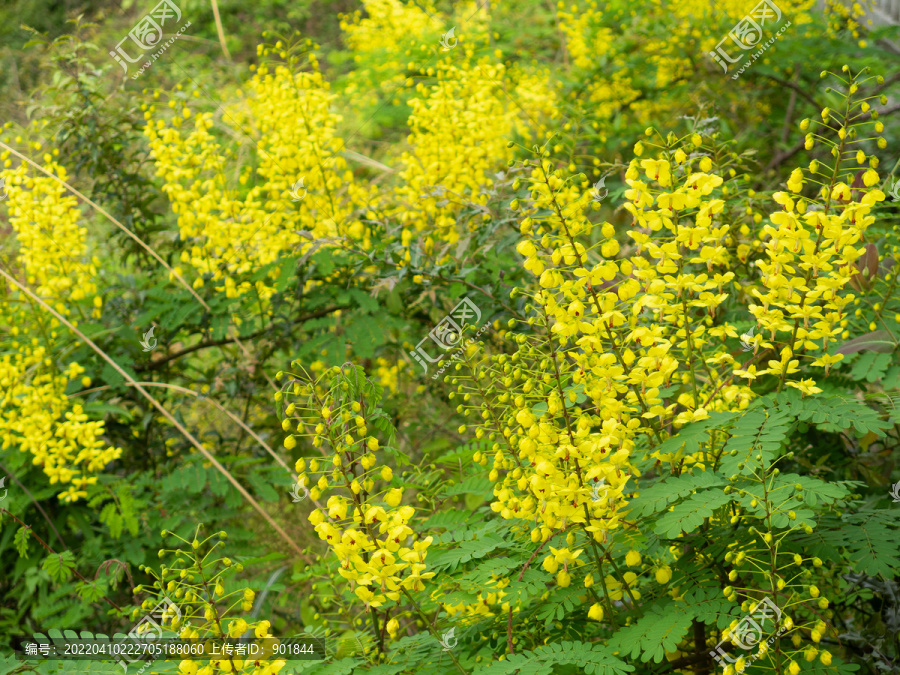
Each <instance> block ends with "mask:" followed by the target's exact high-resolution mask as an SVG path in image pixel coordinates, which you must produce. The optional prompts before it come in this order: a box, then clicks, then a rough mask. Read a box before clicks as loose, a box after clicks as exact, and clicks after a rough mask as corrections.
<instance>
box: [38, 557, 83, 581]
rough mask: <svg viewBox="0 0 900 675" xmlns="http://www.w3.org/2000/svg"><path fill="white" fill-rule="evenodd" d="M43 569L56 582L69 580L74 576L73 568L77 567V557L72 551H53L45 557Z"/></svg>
mask: <svg viewBox="0 0 900 675" xmlns="http://www.w3.org/2000/svg"><path fill="white" fill-rule="evenodd" d="M41 569H43V570H44V571H45V572H47V574H49V575H50V578H51V579H53V581H55V582H56V583H60V582H63V581H68V580H69V579H70V578H71V577H72V570H73V569H75V557H74V556H73V555H72V552H71V551H63V552H62V553H51V554H50V555H49V556H47V557H46V558H45V559H44V562H43V563H42V564H41Z"/></svg>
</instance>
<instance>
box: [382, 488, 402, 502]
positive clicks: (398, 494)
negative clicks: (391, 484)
mask: <svg viewBox="0 0 900 675" xmlns="http://www.w3.org/2000/svg"><path fill="white" fill-rule="evenodd" d="M402 499H403V490H402V489H401V488H393V489H391V490H388V492H387V494H386V495H385V496H384V501H385V503H386V504H387V505H388V506H399V505H400V501H401V500H402Z"/></svg>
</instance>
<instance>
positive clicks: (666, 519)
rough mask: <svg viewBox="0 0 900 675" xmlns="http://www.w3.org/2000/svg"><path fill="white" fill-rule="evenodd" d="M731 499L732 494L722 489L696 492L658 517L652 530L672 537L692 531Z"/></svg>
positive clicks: (663, 535) (662, 535)
mask: <svg viewBox="0 0 900 675" xmlns="http://www.w3.org/2000/svg"><path fill="white" fill-rule="evenodd" d="M731 500H732V495H730V494H725V492H724V491H723V490H720V489H713V490H705V491H704V492H698V493H697V494H695V495H691V497H690V498H688V499H686V500H685V501H683V502H681V503H680V504H677V505H676V506H675V507H673V509H672V510H671V511H670V512H669V513H666V514H664V515H663V516H661V517H660V519H659V520H658V521H657V523H656V527H655V528H654V531H655V532H656V533H657V534H658V535H660V536H661V537H667V538H669V539H674V538H675V537H677V536H678V535H679V534H681V533H682V532H684V533H685V534H687V533H689V532H693V531H694V530H696V529H697V528H698V527H700V525H702V524H703V521H704V520H705V519H706V518H709V517H710V516H712V515H713V511H714V510H715V509H717V508H719V507H720V506H724V505H725V504H727V503H728V502H730V501H731Z"/></svg>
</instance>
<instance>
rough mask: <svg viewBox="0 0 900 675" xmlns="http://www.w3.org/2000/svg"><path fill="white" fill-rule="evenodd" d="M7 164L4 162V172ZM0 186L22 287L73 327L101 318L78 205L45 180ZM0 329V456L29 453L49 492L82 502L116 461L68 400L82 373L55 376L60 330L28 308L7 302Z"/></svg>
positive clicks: (99, 430) (115, 451)
mask: <svg viewBox="0 0 900 675" xmlns="http://www.w3.org/2000/svg"><path fill="white" fill-rule="evenodd" d="M8 157H9V156H8V153H6V154H4V156H3V157H2V159H4V160H7V161H6V164H7V165H8V164H9V160H8ZM43 159H44V164H45V168H46V169H47V170H48V171H50V172H51V173H54V174H56V175H57V176H59V177H60V178H61V179H63V180H65V178H66V172H65V169H63V167H61V166H59V165H58V164H56V163H55V162H54V161H53V159H52V157H51V155H49V154H46V155H45V156H44V158H43ZM0 178H3V179H5V181H6V186H7V190H8V194H9V200H8V202H7V204H8V208H9V222H10V225H11V226H12V228H13V231H14V232H15V233H16V240H17V242H18V244H19V254H18V257H17V260H18V262H19V263H20V264H21V271H22V274H23V276H24V277H25V280H26V281H27V282H28V284H30V285H33V286H36V288H35V294H36V295H38V296H39V297H40V298H41V299H42V300H44V301H46V302H47V303H48V304H49V305H50V306H52V307H53V308H54V309H55V310H56V311H57V312H59V313H60V314H61V315H63V316H66V317H72V319H71V320H72V323H73V324H74V325H76V326H77V325H78V319H77V317H76V316H72V315H73V312H78V316H80V317H82V318H85V317H87V316H90V317H93V318H98V317H99V316H100V310H101V308H102V306H103V303H102V301H101V298H100V296H99V295H97V286H96V283H95V281H94V279H95V277H96V275H97V268H98V267H99V264H100V263H99V260H97V259H96V258H94V259H93V260H92V261H89V262H85V261H86V259H87V257H88V245H87V232H86V230H85V229H84V228H82V227H79V226H78V218H79V216H80V213H79V211H78V208H77V202H76V200H75V199H74V198H73V197H70V196H67V194H66V191H65V189H64V188H63V187H62V186H61V185H59V183H58V182H57V181H55V180H53V179H52V178H50V177H48V176H45V175H43V174H41V175H38V176H32V175H30V172H29V170H28V168H27V167H26V166H25V165H22V166H20V167H18V168H16V169H7V170H4V171H2V172H0ZM4 285H5V284H4ZM0 326H2V327H3V329H4V330H3V332H4V333H6V334H7V335H8V336H9V338H10V339H9V341H4V343H3V351H5V352H6V353H5V354H3V355H2V356H0V447H2V449H3V450H7V449H9V448H10V447H12V448H18V449H19V450H21V451H22V452H29V453H31V454H32V455H33V459H32V463H33V464H34V465H36V466H40V467H41V468H42V469H43V471H44V473H45V474H46V475H47V476H48V477H49V478H50V483H51V484H56V483H60V484H68V485H69V487H68V489H67V490H65V491H64V492H62V493H60V494H59V495H58V496H59V498H60V499H62V500H63V501H66V502H71V501H76V500H78V499H80V498H82V497H87V495H88V493H87V490H86V488H87V486H88V485H93V484H95V483H96V482H97V477H96V476H93V475H91V474H95V473H97V472H99V471H101V470H102V469H103V467H104V466H106V465H107V464H108V463H110V462H112V461H113V460H115V459H117V458H118V457H120V456H121V454H122V449H121V448H112V447H109V446H108V445H107V444H106V443H105V442H104V441H103V438H102V437H103V435H104V433H105V430H104V422H103V421H90V420H89V418H88V415H87V414H85V412H84V409H83V408H82V406H80V405H72V404H71V403H70V402H69V400H68V398H67V397H66V393H65V392H66V388H67V387H68V385H69V383H70V382H73V381H76V380H80V383H81V384H83V385H84V386H90V379H89V378H87V377H82V375H83V373H84V372H85V370H84V368H83V367H82V366H81V365H79V364H78V363H75V362H71V363H69V364H68V365H67V366H65V367H62V366H61V365H60V364H58V363H57V362H56V361H55V359H54V354H55V352H56V351H57V350H58V349H59V348H61V347H62V346H63V342H64V340H63V338H62V337H61V336H60V334H59V333H58V330H59V328H60V323H59V321H58V320H57V319H55V318H53V317H52V316H48V315H47V313H46V312H45V311H44V310H43V309H41V308H40V307H36V306H35V305H34V303H32V302H31V301H30V300H29V299H28V298H26V297H23V296H21V295H20V294H18V293H16V292H14V291H12V290H8V293H4V296H3V297H2V302H0Z"/></svg>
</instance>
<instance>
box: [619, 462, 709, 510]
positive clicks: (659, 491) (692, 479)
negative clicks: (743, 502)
mask: <svg viewBox="0 0 900 675" xmlns="http://www.w3.org/2000/svg"><path fill="white" fill-rule="evenodd" d="M725 484H726V481H725V479H724V478H722V477H721V476H717V475H716V474H714V473H713V472H712V471H702V472H700V473H698V474H696V475H693V474H682V475H681V476H672V477H670V478H667V479H666V480H664V481H661V482H659V483H657V484H656V485H653V486H652V487H649V488H647V489H646V490H641V491H640V493H639V495H638V497H637V498H635V499H632V500H631V501H630V502H629V503H628V509H629V510H630V513H629V516H628V517H629V518H640V517H642V516H649V515H650V514H653V513H657V512H658V511H662V510H663V509H664V508H666V507H667V506H668V505H669V504H671V503H672V502H674V501H675V500H677V499H681V498H682V497H686V496H687V495H689V494H691V493H692V492H693V491H694V490H699V489H706V488H711V487H717V486H720V485H725Z"/></svg>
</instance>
